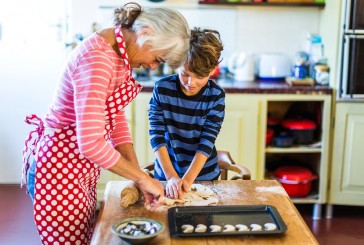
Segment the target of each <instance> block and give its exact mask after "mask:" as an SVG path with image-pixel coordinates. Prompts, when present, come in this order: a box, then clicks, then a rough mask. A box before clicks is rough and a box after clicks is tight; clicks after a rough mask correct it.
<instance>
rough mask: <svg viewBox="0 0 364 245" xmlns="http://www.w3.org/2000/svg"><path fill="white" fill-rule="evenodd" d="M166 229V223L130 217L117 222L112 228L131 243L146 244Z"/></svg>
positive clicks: (116, 233)
mask: <svg viewBox="0 0 364 245" xmlns="http://www.w3.org/2000/svg"><path fill="white" fill-rule="evenodd" d="M163 229H164V225H163V224H162V223H161V222H159V221H156V220H152V219H148V218H128V219H123V220H121V221H119V222H117V223H115V224H114V225H113V226H112V228H111V230H112V232H113V233H114V234H115V235H117V236H119V237H120V238H121V239H122V240H124V241H126V242H129V243H131V244H144V243H147V242H149V241H150V240H152V239H154V238H155V237H156V236H158V234H160V233H161V232H162V231H163Z"/></svg>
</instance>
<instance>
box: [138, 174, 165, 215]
mask: <svg viewBox="0 0 364 245" xmlns="http://www.w3.org/2000/svg"><path fill="white" fill-rule="evenodd" d="M135 183H136V185H137V187H138V189H139V190H140V191H141V192H142V194H143V197H144V205H148V204H150V206H151V207H152V208H154V207H158V206H159V205H161V204H164V187H163V185H162V184H161V183H160V182H159V181H158V180H156V179H153V178H152V177H150V176H149V175H147V174H145V175H144V176H143V177H142V178H140V179H139V180H137V181H136V182H135Z"/></svg>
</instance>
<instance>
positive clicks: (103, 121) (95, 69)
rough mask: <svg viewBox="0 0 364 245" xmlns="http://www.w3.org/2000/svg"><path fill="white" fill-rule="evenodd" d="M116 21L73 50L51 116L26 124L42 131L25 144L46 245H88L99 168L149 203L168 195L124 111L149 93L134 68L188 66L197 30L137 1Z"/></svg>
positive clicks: (26, 169) (177, 15) (174, 14)
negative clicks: (145, 164) (143, 159)
mask: <svg viewBox="0 0 364 245" xmlns="http://www.w3.org/2000/svg"><path fill="white" fill-rule="evenodd" d="M114 22H115V28H108V29H104V30H101V31H99V32H98V33H94V34H92V35H91V36H90V37H88V38H87V39H85V40H84V41H83V42H82V43H81V44H79V45H78V47H77V48H76V49H75V50H74V51H73V53H72V55H71V56H70V58H69V60H68V62H67V64H66V67H65V69H64V70H63V73H62V76H61V78H60V81H59V85H58V88H57V91H56V94H55V97H54V100H53V102H52V103H51V105H50V107H49V112H48V113H47V115H46V116H45V118H44V119H43V120H42V119H40V118H39V117H37V116H36V115H30V116H28V117H27V118H26V122H27V123H28V124H33V125H36V129H35V130H34V131H32V132H30V133H29V137H28V139H27V141H26V147H25V150H24V153H23V157H24V169H23V177H24V179H27V182H26V181H24V182H25V183H27V185H28V186H27V189H28V192H29V194H30V196H31V197H32V199H33V203H34V219H35V222H36V225H37V229H38V232H39V235H40V238H41V240H42V243H43V244H88V243H89V241H90V238H91V235H92V231H93V223H94V216H95V207H96V184H97V180H98V178H99V175H100V167H102V168H104V169H108V170H110V171H112V172H113V173H116V174H118V175H120V176H123V177H125V178H128V179H130V180H133V181H135V183H136V184H137V186H138V188H139V189H140V190H141V191H142V193H143V196H144V200H145V203H146V204H151V205H153V204H154V205H158V203H159V202H161V199H162V198H163V197H164V188H163V186H162V185H161V184H160V183H159V181H157V180H155V179H152V178H150V177H149V176H148V175H147V174H145V173H144V172H143V171H142V170H141V169H140V167H139V164H138V161H137V157H136V154H135V151H134V149H133V144H132V139H131V134H130V131H129V128H128V124H127V121H126V118H125V115H124V107H125V106H126V105H128V104H129V103H130V102H131V101H132V100H133V99H134V98H135V97H136V96H137V94H138V93H139V91H140V90H141V88H142V87H141V85H140V84H138V82H136V81H135V80H134V79H133V77H132V70H131V69H132V68H138V67H140V66H143V67H144V68H150V69H152V70H153V69H155V68H156V67H157V66H158V65H159V64H160V63H161V62H166V63H167V64H168V65H169V66H170V67H172V68H177V67H179V66H181V65H182V64H183V62H184V61H185V60H186V55H187V51H188V48H189V39H190V30H189V28H188V24H187V22H186V20H185V18H184V17H183V16H182V15H181V14H180V13H179V12H177V11H175V10H172V9H167V8H149V9H141V7H140V6H139V5H138V4H135V3H129V4H126V5H124V7H123V8H121V9H116V10H115V20H114ZM33 157H34V160H32V159H33Z"/></svg>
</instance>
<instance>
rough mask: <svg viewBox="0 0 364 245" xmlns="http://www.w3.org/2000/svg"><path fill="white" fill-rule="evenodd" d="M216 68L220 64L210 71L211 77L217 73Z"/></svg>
mask: <svg viewBox="0 0 364 245" xmlns="http://www.w3.org/2000/svg"><path fill="white" fill-rule="evenodd" d="M216 69H218V66H215V68H214V69H212V70H211V72H210V74H209V77H211V76H212V75H214V74H215V72H216Z"/></svg>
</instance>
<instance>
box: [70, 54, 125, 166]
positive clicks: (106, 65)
mask: <svg viewBox="0 0 364 245" xmlns="http://www.w3.org/2000/svg"><path fill="white" fill-rule="evenodd" d="M80 60H81V61H80V63H79V64H78V67H77V68H76V69H75V71H74V74H73V76H72V82H73V86H74V104H75V112H76V123H77V127H76V128H77V141H78V144H79V149H80V152H81V153H82V154H83V155H84V156H85V157H86V158H88V159H89V160H91V161H92V162H94V163H96V164H98V165H100V167H102V168H106V169H108V168H110V167H112V166H113V165H115V164H116V162H117V161H118V160H119V158H120V154H119V153H118V151H116V150H115V149H114V147H113V145H112V144H109V143H108V142H107V141H106V140H105V138H104V129H105V116H104V109H105V101H106V98H107V89H108V85H109V83H110V80H111V78H112V74H113V66H112V61H111V60H110V58H109V57H108V56H107V54H105V53H104V52H102V51H101V50H93V51H90V52H88V53H86V54H85V55H84V57H83V58H82V59H80Z"/></svg>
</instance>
